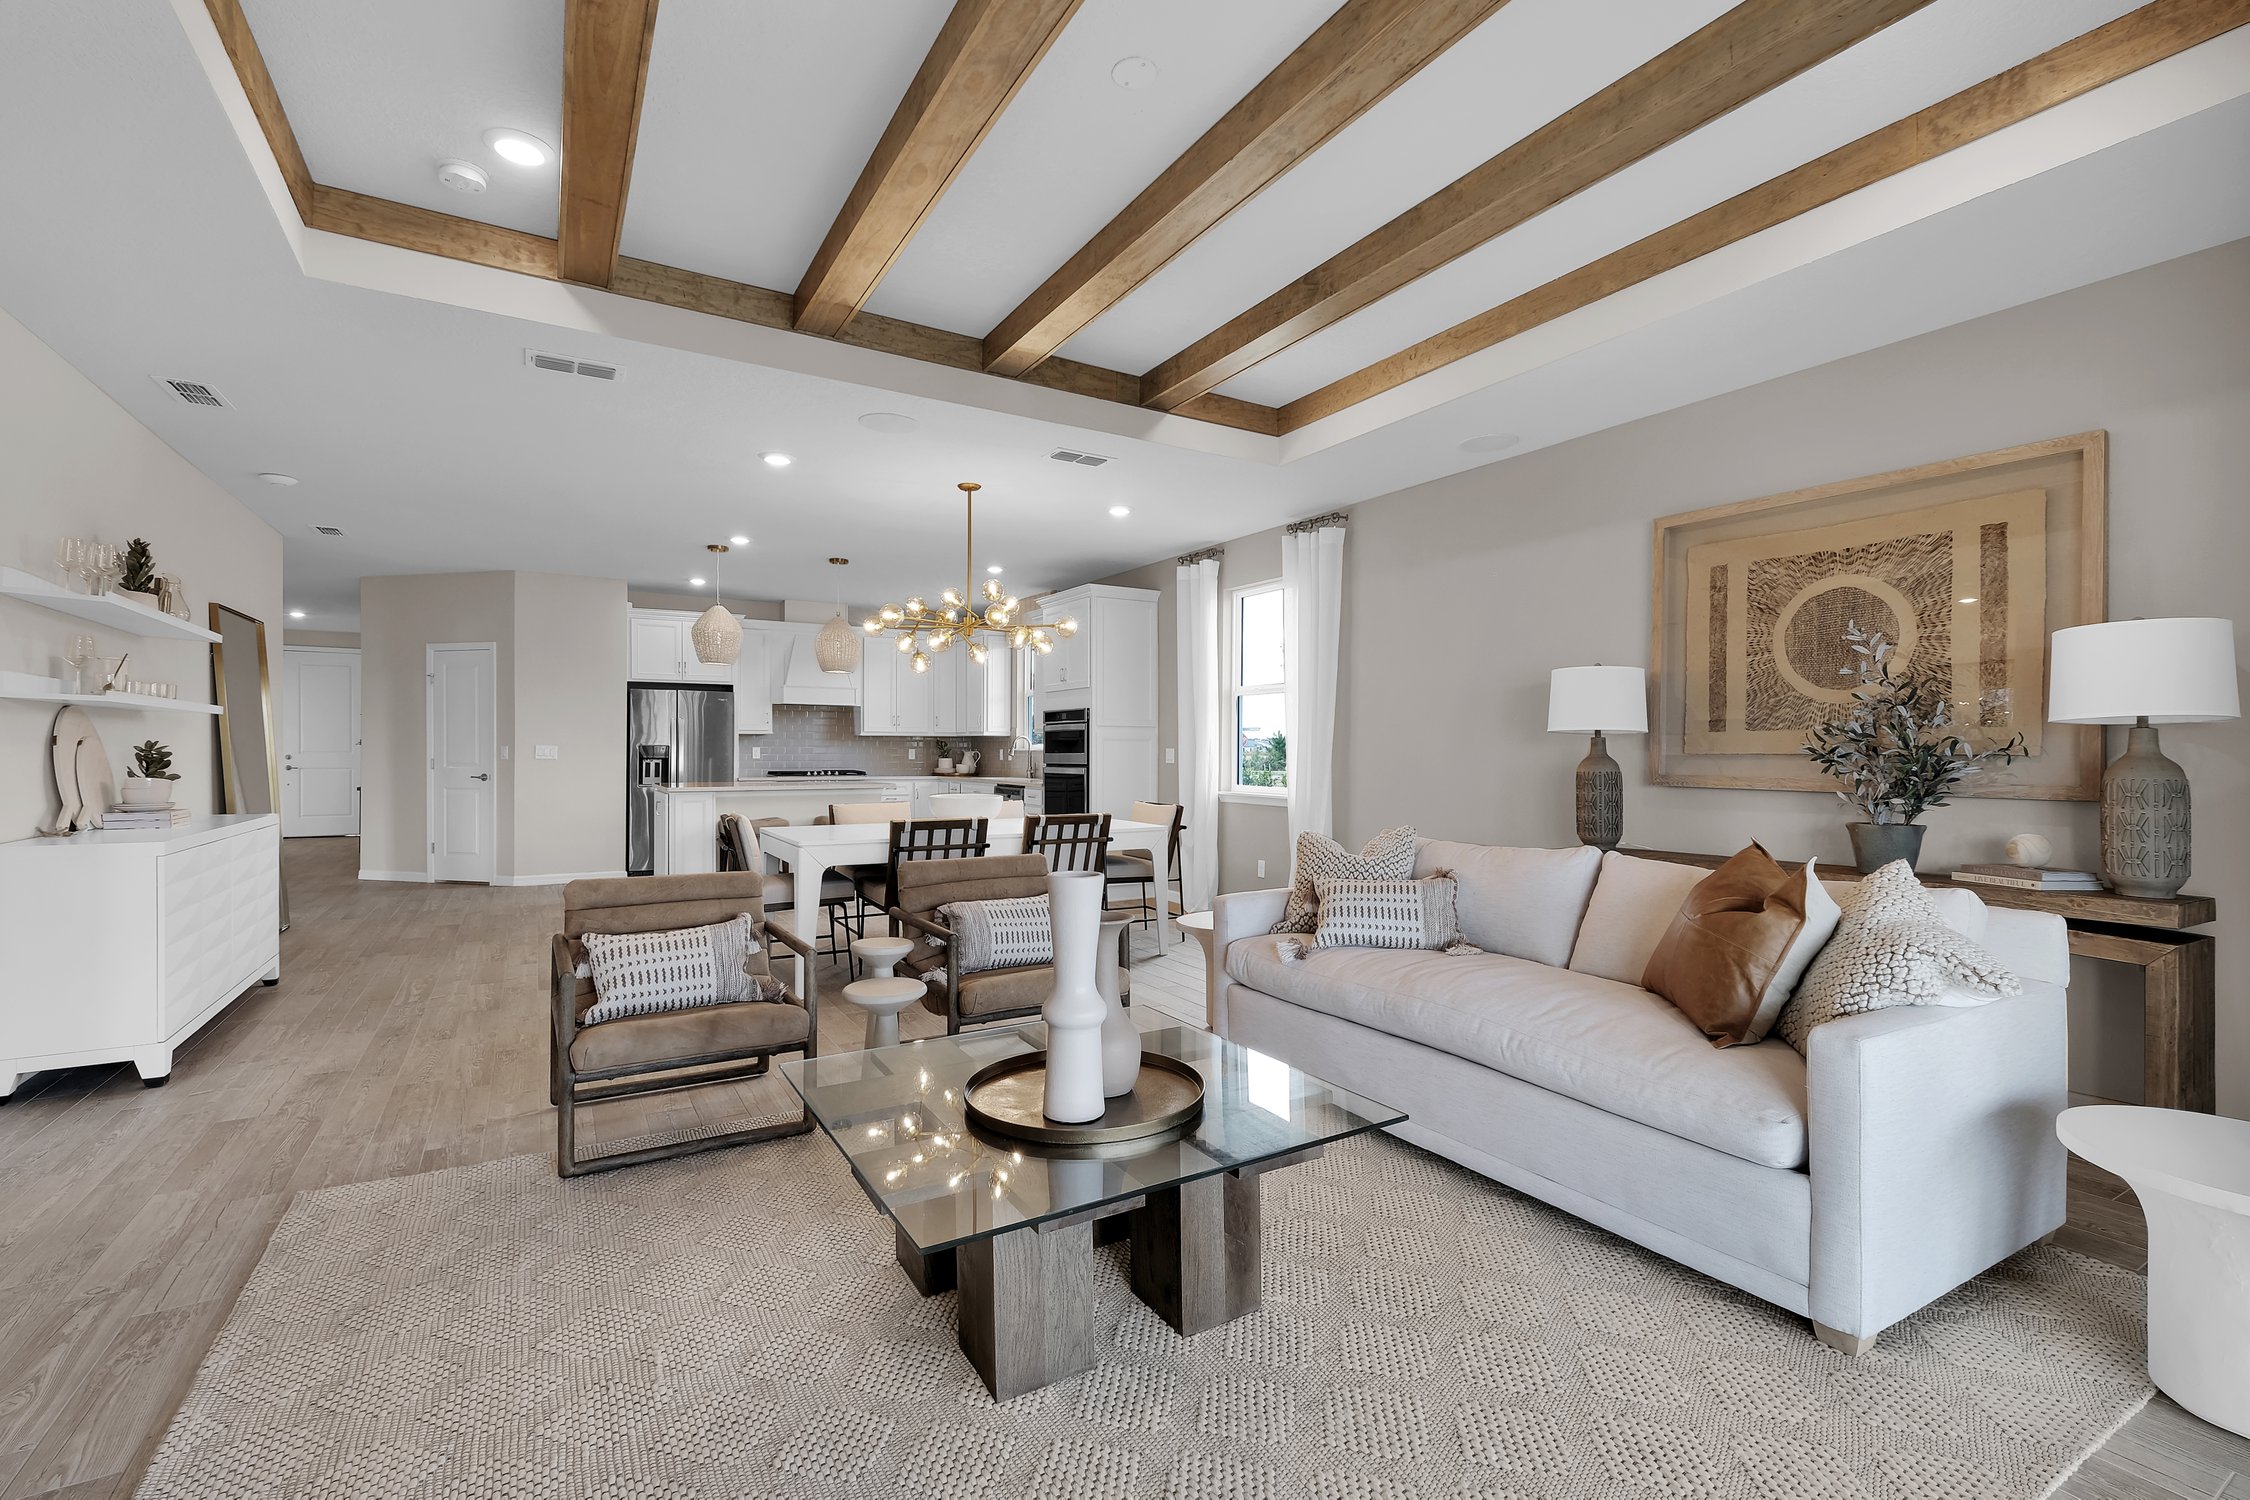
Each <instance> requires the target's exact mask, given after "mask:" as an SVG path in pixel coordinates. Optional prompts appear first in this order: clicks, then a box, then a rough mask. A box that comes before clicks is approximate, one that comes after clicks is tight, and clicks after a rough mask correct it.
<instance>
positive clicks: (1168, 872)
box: [1102, 802, 1187, 942]
mask: <svg viewBox="0 0 2250 1500" xmlns="http://www.w3.org/2000/svg"><path fill="white" fill-rule="evenodd" d="M1186 811H1187V810H1186V809H1185V808H1184V807H1182V806H1181V805H1180V804H1179V803H1177V802H1136V803H1134V804H1133V812H1132V821H1133V822H1135V823H1160V824H1164V825H1166V826H1167V827H1168V828H1169V829H1170V832H1168V833H1167V834H1166V835H1165V839H1164V849H1165V855H1164V874H1163V875H1162V876H1159V875H1158V874H1157V873H1156V864H1155V862H1154V861H1153V860H1151V859H1150V858H1149V857H1148V856H1147V855H1145V854H1137V853H1136V854H1126V853H1119V854H1112V855H1110V856H1109V858H1108V860H1107V862H1106V863H1105V864H1104V866H1103V869H1102V873H1103V874H1104V875H1106V876H1108V879H1107V880H1105V881H1103V883H1102V905H1103V906H1104V908H1107V907H1108V905H1109V892H1110V888H1111V887H1112V886H1120V885H1131V886H1139V887H1140V894H1139V896H1138V897H1137V899H1135V900H1134V901H1131V902H1128V903H1127V904H1126V905H1125V907H1124V908H1122V909H1123V910H1128V911H1138V912H1140V915H1139V916H1137V917H1135V918H1134V919H1133V921H1134V923H1135V925H1137V926H1142V927H1145V926H1147V925H1148V924H1149V923H1151V922H1153V921H1155V920H1156V905H1155V903H1156V902H1158V901H1169V900H1171V899H1172V888H1173V887H1174V886H1179V887H1180V890H1181V904H1182V905H1183V906H1184V905H1185V904H1186V885H1185V883H1184V882H1183V881H1181V879H1180V829H1181V826H1182V825H1183V823H1184V822H1185V820H1186ZM1184 936H1186V934H1184V933H1183V934H1181V937H1184ZM1173 941H1174V942H1177V941H1179V938H1174V939H1173Z"/></svg>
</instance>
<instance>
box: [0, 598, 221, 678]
mask: <svg viewBox="0 0 2250 1500" xmlns="http://www.w3.org/2000/svg"><path fill="white" fill-rule="evenodd" d="M0 597H5V598H9V599H22V600H24V601H25V602H27V603H30V604H36V605H38V606H39V607H40V608H41V609H51V610H53V611H54V612H55V613H56V614H59V615H70V616H72V617H73V618H75V619H80V620H84V621H86V622H88V623H89V624H93V625H102V626H106V627H108V628H109V629H111V630H124V631H129V632H131V633H132V634H134V635H139V636H147V637H150V638H152V639H156V638H162V639H166V640H176V641H216V640H217V639H218V637H217V636H216V635H214V634H212V633H211V632H210V631H208V630H205V629H204V628H203V627H202V626H200V625H195V624H192V623H190V622H189V621H186V620H183V619H180V618H179V617H178V616H176V615H168V614H166V613H164V611H162V610H160V609H157V608H154V607H153V606H150V605H146V604H141V603H138V602H136V601H134V600H131V599H120V598H118V597H117V596H116V595H115V594H74V593H72V592H71V591H70V590H69V589H66V588H64V587H63V586H62V585H61V584H59V583H49V582H48V581H47V580H46V579H44V578H41V577H40V576H39V575H37V574H36V573H26V572H24V571H23V570H22V569H21V568H4V567H0ZM113 696H114V695H113ZM67 701H70V702H78V701H81V700H78V699H70V700H67ZM149 701H150V702H154V701H155V700H153V699H152V700H149ZM141 706H142V707H144V708H145V707H147V706H148V704H147V703H143V704H142V705H141ZM171 706H172V707H176V708H193V707H197V706H198V705H195V704H191V703H179V704H173V705H171Z"/></svg>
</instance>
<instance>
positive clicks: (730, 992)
mask: <svg viewBox="0 0 2250 1500" xmlns="http://www.w3.org/2000/svg"><path fill="white" fill-rule="evenodd" d="M582 941H583V942H584V943H585V945H586V977H588V978H590V979H592V980H593V981H594V997H595V998H594V1004H593V1005H592V1006H591V1007H589V1008H588V1009H587V1011H586V1013H585V1014H584V1015H582V1016H580V1017H579V1018H578V1019H579V1024H581V1025H585V1026H596V1025H599V1024H601V1023H602V1022H604V1021H615V1020H619V1019H621V1018H623V1017H626V1016H646V1015H653V1014H655V1013H656V1012H658V1011H667V1010H693V1009H695V1008H696V1007H698V1006H704V1005H730V1004H734V1003H736V1002H739V1001H744V1000H775V999H779V998H780V997H781V994H782V993H783V991H782V985H781V981H780V980H778V979H775V978H774V977H773V976H772V975H770V974H761V973H757V972H754V971H753V969H752V967H751V960H752V959H754V958H756V957H758V956H760V954H761V950H760V948H759V946H758V938H757V930H756V928H755V926H754V925H753V924H752V922H751V920H750V914H749V913H748V912H744V913H743V914H742V915H740V916H738V917H731V918H729V919H728V920H726V921H724V922H714V923H712V924H711V925H710V926H708V927H678V928H672V929H670V930H668V931H664V932H589V933H587V934H586V935H585V937H584V938H583V939H582Z"/></svg>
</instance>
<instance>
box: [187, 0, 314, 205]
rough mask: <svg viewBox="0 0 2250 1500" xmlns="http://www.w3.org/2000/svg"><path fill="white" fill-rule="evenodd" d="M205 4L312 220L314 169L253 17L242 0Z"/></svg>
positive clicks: (284, 176) (293, 193) (286, 178)
mask: <svg viewBox="0 0 2250 1500" xmlns="http://www.w3.org/2000/svg"><path fill="white" fill-rule="evenodd" d="M203 8H204V10H205V11H207V12H209V14H210V17H211V24H212V25H214V26H216V27H217V28H218V29H219V41H220V43H221V44H222V45H223V46H225V48H226V49H227V60H228V61H230V62H232V63H233V64H234V76H235V78H236V80H237V81H239V82H240V83H241V85H242V92H243V93H244V94H246V95H248V96H249V99H250V112H251V113H252V114H254V115H256V116H257V117H258V129H259V130H261V131H263V132H264V133H265V137H266V149H267V150H269V151H271V152H273V160H274V165H275V166H277V167H279V168H280V169H281V180H282V182H283V183H285V184H286V185H287V186H288V188H289V198H290V201H291V202H293V203H295V204H296V205H297V217H298V218H300V219H303V220H306V221H308V222H309V221H310V220H311V218H312V202H313V180H312V171H311V169H310V168H308V167H307V166H306V165H305V153H304V152H303V151H301V150H299V149H298V147H297V132H296V131H294V130H292V129H290V128H289V116H288V114H287V113H285V112H284V111H283V110H282V107H281V95H280V93H279V92H278V91H276V90H275V88H274V86H273V75H272V74H271V73H268V72H267V71H266V55H265V54H264V53H263V52H260V51H259V50H258V39H257V38H256V37H254V36H252V35H251V34H250V19H249V17H247V16H245V15H243V13H242V5H241V0H203Z"/></svg>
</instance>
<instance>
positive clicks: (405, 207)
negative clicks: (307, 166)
mask: <svg viewBox="0 0 2250 1500" xmlns="http://www.w3.org/2000/svg"><path fill="white" fill-rule="evenodd" d="M305 227H306V228H307V229H323V230H326V231H327V232H328V233H330V234H344V235H350V236H351V237H352V238H353V239H358V240H373V241H374V242H375V243H376V244H378V245H396V246H398V247H399V248H400V249H401V250H419V251H421V252H422V253H423V254H424V255H442V256H444V257H446V258H447V259H448V260H465V261H467V262H468V263H469V264H471V265H475V266H490V267H492V268H493V269H494V270H498V271H515V272H518V273H520V274H522V275H525V276H537V277H539V278H540V279H541V280H543V281H554V280H556V279H558V277H559V275H560V263H559V259H558V256H557V254H556V246H555V242H554V241H553V240H551V239H548V238H547V237H546V236H545V235H539V234H525V233H524V232H523V231H522V230H520V229H502V228H501V227H500V226H499V225H497V224H482V223H479V222H478V221H476V220H475V219H461V218H456V217H454V216H453V215H452V214H441V213H438V212H437V211H435V210H434V209H427V208H416V207H415V206H414V205H413V204H411V203H393V202H392V201H391V200H390V199H388V198H370V197H368V196H367V195H366V194H365V193H354V192H350V191H347V190H346V189H344V188H335V187H329V186H328V185H327V184H326V183H318V182H316V183H314V184H313V189H312V211H311V212H310V213H308V214H306V215H305Z"/></svg>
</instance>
